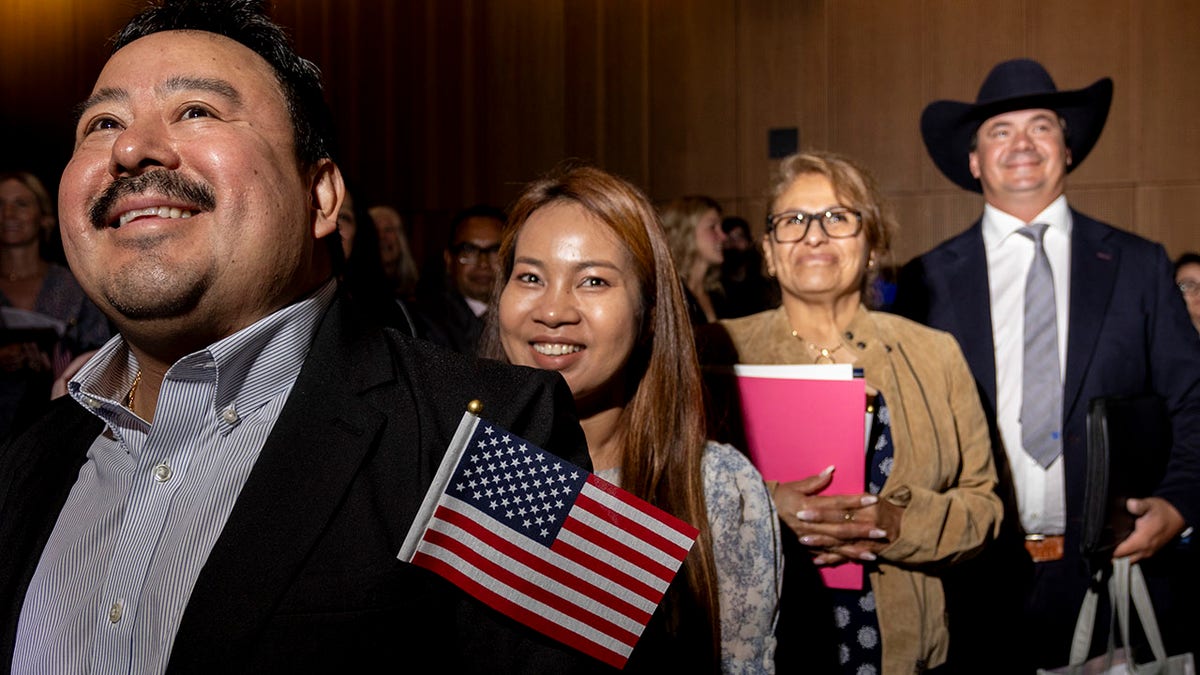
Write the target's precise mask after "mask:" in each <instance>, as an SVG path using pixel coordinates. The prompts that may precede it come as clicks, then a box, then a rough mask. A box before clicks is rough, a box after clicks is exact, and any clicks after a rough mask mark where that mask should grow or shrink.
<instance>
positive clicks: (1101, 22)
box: [1026, 0, 1139, 185]
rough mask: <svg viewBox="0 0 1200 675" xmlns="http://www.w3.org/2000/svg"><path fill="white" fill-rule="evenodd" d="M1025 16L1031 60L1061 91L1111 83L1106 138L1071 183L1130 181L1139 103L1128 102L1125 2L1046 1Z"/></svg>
mask: <svg viewBox="0 0 1200 675" xmlns="http://www.w3.org/2000/svg"><path fill="white" fill-rule="evenodd" d="M1026 11H1027V13H1028V19H1027V30H1028V33H1029V36H1030V37H1029V42H1030V54H1031V55H1032V56H1033V57H1034V58H1037V59H1038V60H1040V61H1041V62H1042V63H1043V64H1044V65H1045V66H1046V68H1047V70H1049V71H1050V74H1051V75H1052V76H1053V77H1054V82H1055V84H1056V85H1058V88H1059V89H1060V90H1061V89H1078V88H1080V87H1085V86H1087V85H1090V84H1092V83H1093V82H1095V81H1096V80H1098V79H1100V78H1102V77H1111V78H1112V79H1113V84H1114V93H1113V105H1112V108H1111V110H1110V111H1109V114H1108V122H1107V124H1106V125H1105V127H1104V135H1103V136H1101V138H1100V142H1099V143H1098V144H1097V145H1096V147H1095V149H1094V150H1093V151H1092V153H1091V154H1090V155H1088V157H1087V160H1086V161H1085V163H1084V164H1082V165H1080V167H1079V169H1077V170H1076V171H1073V172H1072V173H1071V179H1070V180H1071V181H1072V182H1073V183H1080V184H1087V185H1095V184H1099V183H1123V182H1126V181H1128V179H1129V176H1130V173H1129V167H1130V157H1131V153H1132V152H1133V148H1134V144H1133V143H1132V140H1133V138H1132V126H1131V117H1130V115H1131V108H1132V107H1133V106H1134V105H1137V104H1138V103H1139V101H1138V100H1137V99H1135V98H1133V97H1131V96H1130V93H1131V92H1130V89H1131V87H1130V83H1131V81H1132V80H1133V77H1132V72H1131V70H1130V52H1131V49H1130V45H1131V33H1130V30H1129V26H1130V2H1129V0H1096V1H1095V2H1079V1H1078V0H1046V1H1042V2H1028V3H1027V5H1026ZM1064 36H1086V39H1084V38H1082V37H1080V38H1077V39H1063V38H1064Z"/></svg>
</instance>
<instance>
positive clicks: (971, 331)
mask: <svg viewBox="0 0 1200 675" xmlns="http://www.w3.org/2000/svg"><path fill="white" fill-rule="evenodd" d="M1071 217H1072V221H1073V223H1072V231H1071V298H1070V303H1071V304H1070V312H1069V326H1068V328H1067V364H1066V371H1065V372H1066V375H1065V379H1064V381H1063V427H1062V428H1063V431H1064V442H1063V454H1064V461H1065V462H1066V464H1065V468H1066V471H1065V474H1066V503H1067V529H1066V550H1067V553H1068V555H1070V554H1073V553H1078V549H1079V543H1080V535H1081V531H1082V513H1083V488H1084V479H1085V476H1084V468H1085V467H1084V459H1085V456H1086V448H1087V435H1086V423H1087V413H1088V405H1089V403H1090V402H1091V400H1092V399H1093V398H1096V397H1099V396H1109V395H1125V394H1141V393H1158V394H1159V395H1161V396H1162V397H1163V398H1164V399H1165V400H1166V403H1167V408H1168V411H1169V413H1170V415H1171V421H1172V427H1173V434H1174V448H1173V450H1172V454H1171V458H1170V462H1169V464H1168V466H1167V472H1166V476H1165V477H1164V479H1163V481H1162V483H1161V484H1160V485H1159V487H1158V489H1157V490H1156V491H1155V494H1156V495H1157V496H1160V497H1163V498H1165V499H1166V500H1167V501H1169V502H1171V504H1172V505H1174V506H1175V508H1176V509H1178V510H1179V512H1180V513H1181V514H1183V517H1184V519H1185V520H1186V521H1187V523H1188V524H1189V525H1194V524H1197V523H1198V522H1200V488H1198V486H1200V338H1198V337H1197V334H1196V329H1195V328H1194V327H1193V326H1192V324H1191V322H1190V320H1189V319H1188V315H1187V311H1186V308H1185V306H1184V303H1183V300H1182V298H1181V296H1180V294H1179V289H1178V288H1176V286H1175V284H1174V272H1173V267H1172V265H1171V262H1170V260H1169V259H1168V258H1167V255H1166V252H1165V251H1164V250H1163V248H1162V246H1160V245H1159V244H1155V243H1152V242H1149V241H1147V240H1145V239H1142V238H1141V237H1138V236H1135V235H1133V234H1130V233H1128V232H1124V231H1122V230H1118V229H1116V228H1114V227H1111V226H1109V225H1106V224H1104V223H1101V222H1099V221H1096V220H1093V219H1091V218H1089V217H1087V216H1085V215H1083V214H1081V213H1079V212H1077V211H1074V210H1072V211H1071ZM989 297H990V296H989V291H988V277H987V258H986V255H985V252H984V246H983V226H982V221H976V222H975V224H974V225H973V226H971V228H970V229H968V230H967V231H966V232H963V233H962V234H960V235H958V236H956V237H954V238H952V239H950V240H948V241H946V242H944V243H943V244H941V245H940V246H938V247H937V248H935V249H933V250H932V251H930V252H929V253H926V254H925V255H923V256H921V257H919V258H917V259H915V260H914V261H913V262H911V263H909V265H907V266H906V267H905V269H904V271H903V272H902V274H901V278H900V284H899V291H898V296H897V302H896V305H895V311H896V312H897V313H900V314H904V315H906V316H909V317H910V318H913V319H916V320H918V321H921V322H922V323H925V324H927V325H929V326H932V327H934V328H939V329H941V330H944V331H947V332H949V333H951V334H953V335H954V337H955V338H957V339H958V342H959V344H960V345H961V346H962V350H963V354H964V355H965V356H966V359H967V363H968V364H969V365H970V367H971V372H972V373H974V375H975V379H976V383H977V384H978V387H979V391H980V395H981V397H982V399H983V403H984V408H985V409H986V410H987V412H988V416H989V421H990V422H991V423H992V426H993V430H994V429H995V410H996V363H995V351H994V349H993V343H992V318H991V308H990V299H989ZM993 438H998V434H997V433H995V432H994V433H993ZM1001 459H1003V457H1002V456H1001Z"/></svg>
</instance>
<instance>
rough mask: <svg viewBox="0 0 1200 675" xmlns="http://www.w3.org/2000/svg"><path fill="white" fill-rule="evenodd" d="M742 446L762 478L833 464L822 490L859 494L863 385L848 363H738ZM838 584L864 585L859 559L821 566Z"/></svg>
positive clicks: (794, 476) (806, 473)
mask: <svg viewBox="0 0 1200 675" xmlns="http://www.w3.org/2000/svg"><path fill="white" fill-rule="evenodd" d="M733 374H734V376H735V378H736V391H737V395H738V399H739V405H740V412H741V422H742V427H743V430H744V433H745V447H746V450H747V452H748V453H749V455H750V459H751V460H752V461H753V462H754V465H755V466H756V467H758V470H759V472H760V473H762V475H763V478H764V479H766V480H769V481H781V482H790V481H796V480H800V479H803V478H808V477H810V476H815V475H818V474H820V473H821V472H822V471H824V470H825V469H826V467H829V466H834V467H836V470H835V471H834V472H833V478H832V481H831V483H830V485H829V487H827V488H826V489H825V490H823V491H822V494H827V495H829V494H861V493H862V492H863V485H864V481H865V471H866V469H865V462H866V452H865V443H866V441H865V417H864V401H865V400H866V398H865V397H866V387H865V384H864V382H863V379H862V377H861V376H859V377H856V376H855V373H854V369H853V367H852V366H851V365H850V364H836V365H819V366H818V365H785V366H750V365H738V366H734V369H733ZM821 573H822V577H823V578H824V580H825V583H826V584H827V585H828V586H830V587H833V588H851V589H860V588H862V568H861V566H860V565H859V564H857V563H854V562H849V563H845V564H842V565H837V566H834V567H823V568H821Z"/></svg>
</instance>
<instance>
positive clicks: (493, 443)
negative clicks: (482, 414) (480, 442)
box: [489, 436, 500, 448]
mask: <svg viewBox="0 0 1200 675" xmlns="http://www.w3.org/2000/svg"><path fill="white" fill-rule="evenodd" d="M489 443H491V444H492V447H493V448H494V447H496V446H497V445H500V439H498V438H496V437H495V436H493V437H492V440H491V441H489Z"/></svg>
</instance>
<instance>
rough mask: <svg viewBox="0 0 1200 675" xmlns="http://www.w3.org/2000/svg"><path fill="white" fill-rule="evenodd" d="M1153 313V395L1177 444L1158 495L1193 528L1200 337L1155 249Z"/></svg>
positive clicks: (1197, 498)
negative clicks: (1162, 401)
mask: <svg viewBox="0 0 1200 675" xmlns="http://www.w3.org/2000/svg"><path fill="white" fill-rule="evenodd" d="M1155 249H1156V250H1155V254H1156V255H1155V258H1156V259H1155V264H1154V268H1153V271H1152V276H1151V278H1152V279H1153V282H1152V283H1153V284H1154V296H1153V302H1154V303H1155V307H1154V313H1153V316H1152V318H1151V322H1152V323H1151V326H1150V331H1151V335H1150V342H1149V345H1148V347H1149V349H1148V352H1149V353H1148V358H1149V359H1150V376H1151V378H1152V381H1153V386H1154V390H1155V391H1156V392H1158V394H1159V395H1161V396H1162V397H1163V398H1164V399H1165V400H1166V403H1167V410H1168V412H1169V414H1170V416H1171V431H1172V439H1173V445H1172V448H1171V456H1170V459H1169V460H1168V463H1167V469H1166V473H1165V474H1164V477H1163V480H1162V483H1161V484H1160V485H1159V487H1158V489H1157V490H1156V491H1155V493H1154V494H1155V496H1158V497H1162V498H1163V499H1166V500H1167V501H1168V502H1170V503H1171V504H1172V505H1173V506H1174V507H1175V508H1176V509H1178V510H1179V513H1180V514H1182V515H1183V518H1184V520H1185V521H1186V522H1187V524H1188V525H1191V526H1195V525H1196V524H1197V523H1200V490H1198V489H1197V485H1200V336H1198V335H1197V333H1196V329H1195V327H1194V326H1193V325H1192V323H1191V320H1190V319H1189V318H1188V315H1187V309H1186V306H1185V305H1184V302H1183V299H1182V297H1181V296H1180V294H1179V289H1178V288H1176V286H1175V284H1174V271H1173V267H1172V265H1171V261H1170V259H1168V258H1167V254H1166V251H1164V250H1163V248H1162V246H1156V247H1155Z"/></svg>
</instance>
